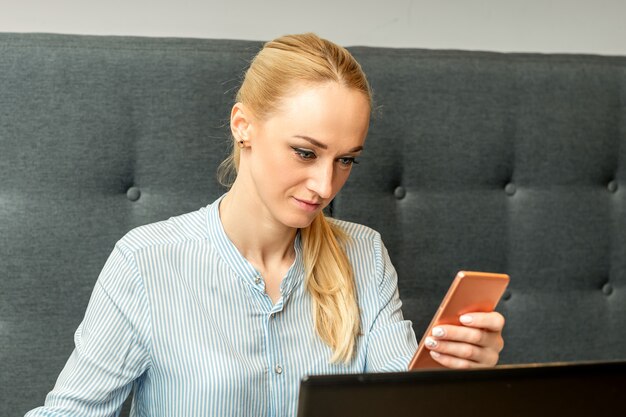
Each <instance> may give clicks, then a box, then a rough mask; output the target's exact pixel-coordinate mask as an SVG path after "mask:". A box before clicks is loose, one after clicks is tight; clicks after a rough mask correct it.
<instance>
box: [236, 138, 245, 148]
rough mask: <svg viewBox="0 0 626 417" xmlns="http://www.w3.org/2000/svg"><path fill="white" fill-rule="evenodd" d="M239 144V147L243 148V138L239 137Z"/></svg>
mask: <svg viewBox="0 0 626 417" xmlns="http://www.w3.org/2000/svg"><path fill="white" fill-rule="evenodd" d="M237 143H238V144H239V147H240V148H243V147H244V146H245V145H244V143H243V139H241V140H240V141H239V142H237Z"/></svg>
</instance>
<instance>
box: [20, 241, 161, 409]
mask: <svg viewBox="0 0 626 417" xmlns="http://www.w3.org/2000/svg"><path fill="white" fill-rule="evenodd" d="M149 317H150V315H149V308H148V302H147V297H146V293H145V290H144V287H143V283H142V280H141V277H140V274H139V272H138V269H137V267H136V264H135V262H134V259H133V257H132V254H131V253H130V252H129V251H127V250H125V249H124V248H123V247H121V246H120V245H119V244H118V245H116V247H115V249H114V251H113V253H112V254H111V256H110V257H109V259H108V260H107V262H106V264H105V266H104V268H103V270H102V272H101V274H100V276H99V278H98V281H97V282H96V285H95V288H94V290H93V293H92V295H91V299H90V301H89V305H88V307H87V311H86V313H85V317H84V319H83V321H82V323H81V324H80V326H79V327H78V329H77V331H76V334H75V336H74V342H75V349H74V351H73V352H72V354H71V356H70V358H69V360H68V361H67V363H66V365H65V367H64V369H63V371H62V372H61V374H60V376H59V378H58V379H57V382H56V385H55V387H54V389H53V390H52V391H51V392H50V393H49V394H48V396H47V397H46V401H45V405H44V406H43V407H39V408H36V409H34V410H32V411H30V412H29V413H27V414H26V417H43V416H46V417H53V416H54V417H61V416H77V415H80V416H114V415H116V414H117V413H118V411H119V409H120V408H121V406H122V404H123V402H124V400H125V399H126V397H127V396H128V394H129V392H130V390H131V388H132V384H133V381H135V380H136V379H137V378H138V377H140V376H141V375H142V374H143V373H144V372H145V371H146V370H147V369H148V367H149V363H150V359H149V358H150V355H149V343H150V340H149V333H150V332H149V330H150V328H149Z"/></svg>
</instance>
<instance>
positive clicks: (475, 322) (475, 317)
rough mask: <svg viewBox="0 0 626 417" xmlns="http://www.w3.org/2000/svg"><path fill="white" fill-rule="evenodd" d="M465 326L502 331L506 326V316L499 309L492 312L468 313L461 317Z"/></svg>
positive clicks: (460, 319)
mask: <svg viewBox="0 0 626 417" xmlns="http://www.w3.org/2000/svg"><path fill="white" fill-rule="evenodd" d="M459 321H460V322H461V324H463V325H464V326H468V327H476V328H480V329H486V330H489V331H492V332H501V331H502V329H503V328H504V324H505V320H504V316H503V315H502V314H500V313H498V312H497V311H492V312H491V313H467V314H463V315H462V316H461V317H459Z"/></svg>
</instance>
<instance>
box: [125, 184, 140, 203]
mask: <svg viewBox="0 0 626 417" xmlns="http://www.w3.org/2000/svg"><path fill="white" fill-rule="evenodd" d="M139 197H141V191H140V190H139V187H130V188H129V189H128V191H126V198H128V199H129V200H130V201H137V200H139Z"/></svg>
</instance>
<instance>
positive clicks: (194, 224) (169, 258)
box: [27, 199, 417, 417]
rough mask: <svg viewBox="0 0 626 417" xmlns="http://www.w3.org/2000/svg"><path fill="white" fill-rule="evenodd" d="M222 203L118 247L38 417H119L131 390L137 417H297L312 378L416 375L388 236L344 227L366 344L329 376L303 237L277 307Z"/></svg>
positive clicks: (140, 232)
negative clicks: (306, 380) (232, 236)
mask: <svg viewBox="0 0 626 417" xmlns="http://www.w3.org/2000/svg"><path fill="white" fill-rule="evenodd" d="M220 200H221V199H220ZM220 200H217V201H216V202H215V203H213V204H211V205H209V206H208V207H206V208H203V209H200V210H198V211H196V212H192V213H189V214H185V215H182V216H178V217H174V218H171V219H169V220H167V221H163V222H159V223H154V224H150V225H147V226H142V227H139V228H137V229H134V230H132V231H131V232H130V233H128V234H127V235H126V236H125V237H124V238H122V239H121V240H120V241H119V242H118V243H117V244H116V246H115V249H114V250H113V253H112V254H111V256H110V257H109V259H108V261H107V262H106V264H105V266H104V268H103V270H102V273H101V274H100V277H99V278H98V281H97V283H96V285H95V288H94V291H93V294H92V297H91V300H90V302H89V306H88V308H87V312H86V314H85V318H84V320H83V322H82V323H81V325H80V326H79V328H78V330H77V331H76V335H75V344H76V348H75V349H74V352H73V353H72V355H71V357H70V358H69V360H68V362H67V364H66V366H65V368H64V369H63V371H62V372H61V375H60V376H59V378H58V380H57V383H56V385H55V387H54V389H53V391H51V392H50V393H49V394H48V396H47V398H46V403H45V406H44V407H40V408H37V409H35V410H33V411H31V412H30V413H28V414H27V416H28V417H35V416H79V415H80V416H112V415H115V414H116V413H117V412H119V409H120V407H121V404H122V403H123V401H124V399H125V398H126V397H127V396H128V394H129V392H130V391H131V389H132V390H133V393H134V401H133V408H132V411H131V415H134V416H142V417H143V416H150V417H172V416H176V417H185V416H237V417H242V416H254V417H258V416H267V417H273V416H295V414H296V407H297V398H298V390H299V383H300V379H301V378H302V377H303V376H304V375H312V374H329V373H358V372H383V371H398V370H406V368H407V365H408V362H409V360H410V359H411V356H412V355H413V353H414V352H415V349H416V347H417V343H416V339H415V335H414V333H413V330H412V329H411V325H410V322H409V321H406V320H404V319H403V317H402V312H401V310H400V306H401V302H400V299H399V297H398V288H397V276H396V272H395V270H394V268H393V266H392V264H391V262H390V260H389V257H388V255H387V251H386V249H385V247H384V245H383V243H382V241H381V239H380V235H379V234H378V233H376V232H375V231H373V230H371V229H369V228H367V227H365V226H362V225H357V224H354V223H348V222H343V221H338V220H333V221H334V222H335V223H337V224H338V225H340V226H341V227H342V228H343V229H344V230H345V231H346V232H347V233H348V235H349V236H350V237H351V243H350V244H349V246H348V247H347V253H348V256H349V258H350V260H351V261H352V265H353V268H354V274H355V279H356V285H357V291H358V300H359V306H360V309H361V320H362V324H361V331H362V335H361V336H360V337H359V338H358V341H357V346H356V353H355V355H354V358H353V359H352V361H351V362H350V363H349V364H347V365H345V364H331V363H329V359H330V356H331V349H330V348H329V347H328V346H327V345H326V344H324V343H323V342H322V341H321V339H320V338H319V337H318V336H317V334H316V332H315V330H314V328H313V316H312V310H311V297H310V295H309V293H308V292H307V291H306V288H305V285H304V282H303V281H304V266H303V261H302V250H301V244H300V239H299V237H298V238H296V241H295V251H296V259H295V261H294V263H293V265H292V266H291V268H290V269H289V271H288V272H287V275H286V276H285V277H284V278H283V281H282V284H281V294H282V297H281V298H280V299H279V301H278V302H277V303H276V304H273V303H272V301H271V300H270V298H269V297H268V296H267V295H266V294H265V290H264V282H263V280H262V279H260V276H259V274H258V272H257V271H256V270H255V268H254V267H253V266H252V265H251V264H250V263H249V262H248V261H247V260H246V259H245V258H244V257H243V256H242V255H241V254H240V253H239V251H238V250H237V249H236V248H235V246H234V245H233V243H232V242H231V241H230V240H229V239H228V237H227V236H226V233H225V232H224V229H223V228H222V224H221V221H220V218H219V212H218V205H219V201H220Z"/></svg>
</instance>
